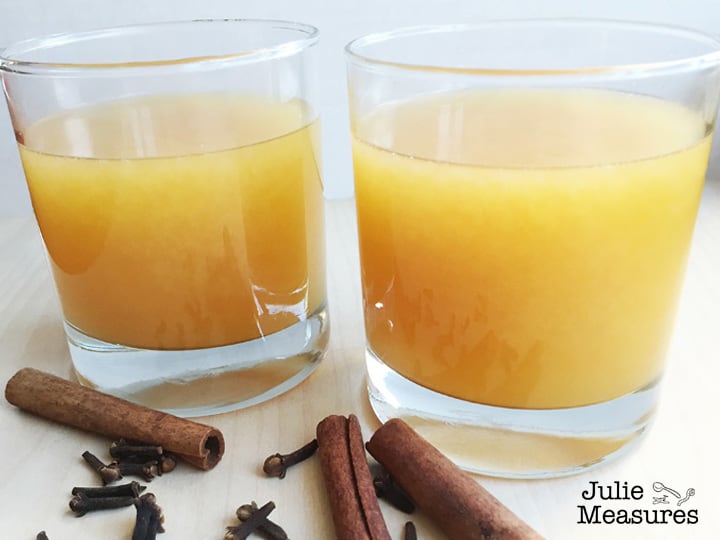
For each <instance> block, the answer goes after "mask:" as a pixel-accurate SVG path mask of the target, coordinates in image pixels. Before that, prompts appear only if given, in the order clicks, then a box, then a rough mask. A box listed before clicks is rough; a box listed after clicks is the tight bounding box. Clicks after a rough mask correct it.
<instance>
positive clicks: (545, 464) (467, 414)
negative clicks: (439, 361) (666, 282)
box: [366, 349, 659, 478]
mask: <svg viewBox="0 0 720 540" xmlns="http://www.w3.org/2000/svg"><path fill="white" fill-rule="evenodd" d="M366 363H367V372H368V395H369V398H370V404H371V406H372V408H373V410H374V411H375V414H376V415H377V417H378V418H379V419H380V421H381V422H385V421H386V420H389V419H390V418H402V419H403V420H404V421H405V422H407V423H408V424H409V425H410V426H412V427H413V428H414V429H415V430H416V431H417V432H418V433H419V434H420V435H421V436H423V437H424V438H425V439H427V440H428V441H429V442H430V443H431V444H433V445H434V446H435V447H436V448H438V449H439V450H440V451H441V452H443V453H444V454H445V455H446V456H447V457H448V458H450V459H451V460H452V461H454V462H455V463H456V464H457V465H458V466H460V467H461V468H463V469H465V470H466V471H469V472H473V473H478V474H484V475H488V476H497V477H502V478H552V477H558V476H566V475H570V474H576V473H580V472H584V471H586V470H588V469H589V468H591V467H595V466H597V465H599V464H601V463H605V462H607V461H608V460H610V459H614V458H616V457H618V456H620V455H622V454H623V453H624V452H626V451H627V450H628V449H629V448H631V447H632V444H631V443H634V442H637V441H638V440H639V436H640V435H641V434H642V433H643V432H644V431H645V430H646V429H647V427H648V425H649V424H650V422H651V420H652V418H653V415H654V412H655V405H656V403H657V397H658V382H659V381H654V382H653V383H651V384H649V385H647V386H646V387H644V388H642V389H640V390H638V391H636V392H633V393H631V394H628V395H625V396H622V397H619V398H617V399H614V400H612V401H607V402H604V403H598V404H595V405H588V406H583V407H572V408H564V409H511V408H506V407H494V406H490V405H481V404H477V403H472V402H468V401H463V400H461V399H456V398H452V397H449V396H446V395H444V394H440V393H438V392H434V391H432V390H429V389H427V388H425V387H423V386H420V385H418V384H415V383H414V382H412V381H410V380H409V379H406V378H405V377H403V376H402V375H399V374H398V373H396V372H395V371H393V370H392V369H391V368H390V367H388V366H387V365H386V364H385V363H383V361H382V360H381V359H380V358H378V357H377V356H376V355H375V353H374V352H373V351H372V350H370V349H367V350H366Z"/></svg>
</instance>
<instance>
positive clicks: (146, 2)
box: [0, 0, 720, 215]
mask: <svg viewBox="0 0 720 540" xmlns="http://www.w3.org/2000/svg"><path fill="white" fill-rule="evenodd" d="M580 16H584V17H605V18H622V19H631V20H644V21H651V22H663V23H672V24H678V25H682V26H688V27H693V28H697V29H700V30H704V31H706V32H711V33H714V34H720V0H596V1H592V2H590V1H586V0H537V1H533V0H475V1H472V0H465V1H462V0H446V1H441V0H427V1H421V0H414V1H413V0H204V1H199V0H114V1H103V0H0V49H2V48H4V47H5V46H7V45H9V44H11V43H13V42H15V41H18V40H20V39H24V38H29V37H35V36H38V35H42V34H49V33H57V32H72V31H78V30H88V29H93V28H100V27H106V26H114V25H122V24H131V23H140V22H155V21H163V20H179V19H191V18H254V17H260V18H278V19H291V20H296V21H300V22H306V23H309V24H313V25H315V26H317V27H319V28H320V33H321V43H320V54H321V62H320V68H321V72H320V74H319V76H320V81H321V94H320V103H319V106H320V112H321V115H322V121H323V146H324V149H323V155H324V160H325V163H324V171H325V174H324V180H325V186H326V195H327V196H328V197H333V198H335V197H347V196H350V195H352V171H351V162H350V151H349V140H348V137H349V136H348V122H347V98H346V91H345V66H344V57H343V46H344V45H345V44H346V43H347V42H348V41H349V40H350V39H352V38H354V37H357V36H359V35H362V34H365V33H369V32H374V31H378V30H388V29H391V28H394V27H397V26H406V25H413V24H426V23H453V22H473V21H481V20H486V19H493V18H517V17H522V18H526V17H580ZM29 212H31V207H30V202H29V199H28V195H27V189H26V187H25V183H24V180H23V176H22V170H21V167H20V163H19V160H18V157H17V152H16V149H15V142H14V139H13V132H12V129H11V127H10V123H9V119H8V115H7V111H6V110H5V107H0V215H13V214H27V213H29Z"/></svg>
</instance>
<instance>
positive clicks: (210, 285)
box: [19, 94, 325, 349]
mask: <svg viewBox="0 0 720 540" xmlns="http://www.w3.org/2000/svg"><path fill="white" fill-rule="evenodd" d="M310 116H311V113H310V111H309V109H308V107H307V105H306V104H305V103H303V102H300V101H292V102H288V103H271V102H270V101H267V100H264V99H260V98H254V97H250V96H239V95H232V94H227V95H225V94H196V95H174V96H170V95H166V96H155V97H142V98H132V99H126V100H121V101H117V102H112V103H106V104H101V105H93V106H89V107H85V108H82V109H76V110H71V111H68V112H66V113H63V114H62V115H59V116H55V117H51V118H47V119H45V120H42V121H40V122H38V123H36V124H35V125H32V126H31V127H30V128H28V129H27V130H25V132H24V133H21V134H20V136H19V138H20V140H19V143H20V154H21V157H22V162H23V166H24V169H25V173H26V177H27V181H28V186H29V189H30V194H31V198H32V203H33V207H34V210H35V214H36V216H37V220H38V223H39V225H40V229H41V232H42V236H43V240H44V242H45V245H46V247H47V252H48V255H49V258H50V262H51V266H52V270H53V273H54V278H55V283H56V285H57V289H58V292H59V296H60V300H61V303H62V308H63V312H64V315H65V318H66V320H67V322H68V323H69V324H70V325H72V326H74V327H75V328H77V329H78V330H80V331H81V332H83V333H84V334H86V335H89V336H91V337H93V338H96V339H99V340H102V341H104V342H109V343H113V344H121V345H126V346H130V347H139V348H145V349H195V348H205V347H214V346H220V345H228V344H234V343H239V342H244V341H248V340H252V339H256V338H260V337H263V336H266V335H268V334H271V333H273V332H277V331H279V330H282V329H284V328H286V327H288V326H290V325H292V324H293V323H295V322H298V321H300V320H303V319H304V318H306V317H307V316H308V315H309V314H310V313H312V312H313V311H315V310H316V309H318V308H319V307H320V306H321V304H322V303H323V302H324V301H325V275H324V244H323V228H322V227H323V198H322V186H321V181H320V172H319V167H318V152H317V135H318V126H317V125H316V122H313V121H311V120H308V118H309V117H310Z"/></svg>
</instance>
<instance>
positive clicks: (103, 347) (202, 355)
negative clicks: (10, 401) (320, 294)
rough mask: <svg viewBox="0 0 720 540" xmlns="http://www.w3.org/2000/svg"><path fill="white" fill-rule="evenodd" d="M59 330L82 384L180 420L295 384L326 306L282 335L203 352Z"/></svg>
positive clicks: (323, 344)
mask: <svg viewBox="0 0 720 540" xmlns="http://www.w3.org/2000/svg"><path fill="white" fill-rule="evenodd" d="M65 327H66V332H67V336H68V343H69V345H70V354H71V356H72V361H73V365H74V368H75V372H76V374H77V376H78V379H79V380H80V382H81V383H83V384H85V385H87V386H92V387H94V388H96V389H98V390H100V391H102V392H105V393H108V394H112V395H115V396H118V397H121V398H124V399H127V400H129V401H133V402H135V403H140V404H141V405H145V406H147V407H151V408H153V409H160V410H163V411H167V412H169V413H172V414H175V415H178V416H185V417H191V416H205V415H210V414H218V413H224V412H228V411H233V410H236V409H240V408H243V407H249V406H251V405H255V404H257V403H261V402H263V401H266V400H268V399H271V398H273V397H275V396H277V395H279V394H282V393H283V392H286V391H287V390H289V389H291V388H293V387H294V386H296V385H297V384H299V383H300V382H302V381H303V380H304V379H305V378H307V377H308V375H310V373H312V371H313V370H314V369H315V368H316V367H317V365H318V363H319V361H320V360H321V359H322V357H323V356H324V354H325V351H326V349H327V344H328V330H329V324H328V316H327V307H326V306H325V305H323V306H321V308H320V309H318V310H317V311H315V312H314V313H313V314H312V315H311V316H310V317H309V318H308V319H306V320H304V321H301V322H299V323H296V324H294V325H293V326H291V327H289V328H286V329H285V330H282V331H280V332H276V333H274V334H271V335H269V336H265V337H263V338H259V339H255V340H253V341H248V342H244V343H238V344H236V345H227V346H223V347H215V348H209V349H196V350H185V351H158V350H146V349H133V348H128V347H123V346H120V345H114V344H111V343H105V342H103V341H99V340H97V339H94V338H92V337H90V336H87V335H85V334H83V333H82V332H80V331H78V330H77V329H76V328H74V327H72V326H70V325H69V324H66V325H65Z"/></svg>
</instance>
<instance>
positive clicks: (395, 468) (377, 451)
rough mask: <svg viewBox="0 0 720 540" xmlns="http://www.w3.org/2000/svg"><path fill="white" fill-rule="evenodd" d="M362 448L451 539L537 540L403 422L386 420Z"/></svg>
mask: <svg viewBox="0 0 720 540" xmlns="http://www.w3.org/2000/svg"><path fill="white" fill-rule="evenodd" d="M367 449H368V452H370V454H371V455H372V456H373V457H374V458H375V459H376V460H378V461H379V462H380V463H381V464H382V465H383V467H385V469H386V470H387V471H388V472H389V473H390V474H392V476H393V477H394V478H395V480H396V481H397V482H398V484H399V485H400V486H401V487H402V488H403V489H405V491H407V492H408V494H409V495H410V497H412V499H413V501H415V503H416V504H417V506H418V508H420V509H421V510H422V511H423V512H424V513H425V514H427V515H428V516H429V517H430V518H431V519H432V520H433V521H435V522H436V523H437V524H438V525H439V526H440V528H441V529H442V530H443V532H445V534H447V536H448V538H450V539H451V540H538V539H541V538H542V537H541V536H540V535H539V534H538V533H537V532H535V531H534V530H533V529H531V528H530V526H528V525H527V524H526V523H525V522H524V521H522V520H521V519H520V518H519V517H518V516H516V515H515V514H514V513H513V512H512V511H510V510H509V509H508V508H507V507H506V506H504V505H503V504H502V503H501V502H500V501H498V500H497V499H496V498H495V497H493V496H492V495H491V494H490V493H489V492H488V491H486V490H485V489H484V488H483V487H481V486H480V485H479V484H478V483H477V482H476V481H475V480H474V479H473V478H472V477H471V476H470V475H469V474H467V473H465V472H464V471H462V470H461V469H460V468H459V467H458V466H456V465H455V464H454V463H452V462H451V461H450V460H449V459H448V458H447V457H445V456H444V455H443V454H442V453H441V452H440V451H439V450H438V449H437V448H435V447H434V446H432V445H431V444H430V443H429V442H427V441H426V440H425V439H423V438H422V437H421V436H420V435H418V434H417V433H416V432H415V430H413V429H412V428H411V427H410V426H408V425H407V424H406V423H405V422H403V421H402V420H400V419H393V420H389V421H388V422H386V423H385V424H384V425H383V426H382V427H380V429H378V430H377V431H376V432H375V434H374V435H373V436H372V437H371V438H370V441H369V442H368V443H367Z"/></svg>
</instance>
